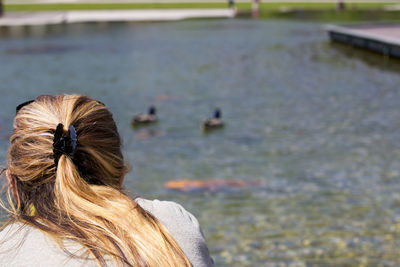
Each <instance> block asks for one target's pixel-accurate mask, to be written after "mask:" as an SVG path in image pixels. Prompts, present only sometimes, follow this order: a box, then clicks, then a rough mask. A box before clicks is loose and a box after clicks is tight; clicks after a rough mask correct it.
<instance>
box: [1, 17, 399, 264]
mask: <svg viewBox="0 0 400 267" xmlns="http://www.w3.org/2000/svg"><path fill="white" fill-rule="evenodd" d="M25 30H26V31H29V33H26V32H25ZM48 47H53V48H54V47H56V48H59V47H61V48H62V49H61V50H62V52H58V50H57V49H55V52H54V51H53V52H48V51H47V50H46V48H48ZM32 48H33V52H32ZM38 48H39V51H40V53H35V51H36V50H37V49H38ZM41 49H44V50H45V51H43V52H42V51H41ZM50 50H51V49H50ZM10 51H18V53H10ZM26 51H28V52H26ZM0 61H1V62H2V64H1V71H0V80H1V81H2V83H1V84H0V90H1V93H2V97H1V98H0V105H2V107H3V112H2V113H1V115H0V126H1V128H0V134H1V135H5V136H6V135H8V134H9V133H10V131H11V123H12V117H13V115H14V113H15V106H16V105H17V104H19V103H21V102H24V101H26V100H27V99H32V98H33V97H35V96H36V95H38V94H44V93H47V94H48V93H51V94H56V93H61V92H75V93H82V94H87V95H89V96H92V97H94V98H96V99H99V100H100V101H102V102H104V103H106V104H107V105H108V106H109V107H110V109H111V111H112V112H113V113H114V117H115V119H116V121H117V123H118V127H119V130H120V132H121V136H122V138H123V140H124V152H125V155H126V159H127V161H129V162H130V164H131V166H132V171H131V172H130V173H129V174H128V176H127V177H126V179H125V185H126V187H127V188H128V189H130V190H132V191H135V192H137V193H138V194H139V195H142V196H144V197H148V198H159V199H170V200H175V201H178V202H180V203H182V204H183V205H184V206H185V207H186V208H187V209H188V210H190V211H192V212H193V213H194V214H195V215H196V216H197V217H198V218H199V220H200V222H201V224H202V226H203V228H204V229H203V230H204V232H205V235H206V237H207V240H208V242H209V244H210V249H211V252H212V254H213V257H214V258H215V260H216V262H217V265H218V266H232V265H234V266H258V265H261V266H269V265H268V264H270V265H271V266H276V265H275V264H279V263H282V264H292V263H293V264H297V265H296V266H303V265H306V264H309V265H326V266H340V265H362V264H366V265H370V266H376V265H379V264H381V265H385V266H398V265H399V264H400V261H399V256H400V253H399V251H398V249H397V248H398V245H399V244H400V193H399V192H400V183H399V180H400V164H399V162H400V161H399V160H400V124H399V121H400V108H399V104H398V103H400V91H399V88H398V84H399V83H400V76H399V67H400V63H399V61H396V60H392V59H387V58H384V57H381V56H379V55H374V54H370V53H368V54H367V53H365V54H364V52H358V51H355V50H353V49H351V48H348V47H343V46H338V45H332V44H330V43H329V42H328V37H327V35H326V34H325V33H324V32H323V30H322V27H321V25H319V24H314V23H299V22H284V21H248V20H207V21H185V22H173V23H163V24H160V23H158V24H157V23H155V24H152V23H142V24H118V23H114V24H102V25H97V24H76V25H59V26H51V27H47V28H45V30H43V29H42V30H36V32H34V33H32V32H31V29H25V28H23V31H22V33H20V34H19V35H18V34H16V35H15V34H14V35H13V34H10V33H2V35H1V39H0ZM150 105H155V106H156V107H157V111H158V113H157V114H158V118H159V122H158V123H157V124H155V125H152V126H149V127H146V128H139V129H132V128H131V127H130V121H131V119H132V117H133V115H135V114H137V113H139V112H142V111H143V110H146V109H147V107H148V106H150ZM215 107H221V109H222V111H223V114H224V121H225V122H226V127H225V128H224V129H222V130H220V131H215V132H212V133H210V134H207V135H204V134H203V133H202V131H201V127H200V125H201V122H202V120H203V119H204V118H205V117H207V116H209V115H210V111H212V110H213V108H215ZM0 148H1V150H2V151H3V152H2V153H1V154H0V158H1V160H2V162H5V156H6V149H7V141H6V140H5V139H0ZM182 179H190V180H200V181H201V180H209V179H213V180H229V179H231V180H238V181H247V182H250V181H261V186H246V187H238V188H236V189H235V190H233V191H228V192H227V191H226V190H214V191H211V192H210V191H209V190H204V191H200V192H197V191H196V192H193V193H187V192H185V193H181V192H176V191H171V190H168V189H166V188H165V187H164V184H165V182H167V181H170V180H182Z"/></svg>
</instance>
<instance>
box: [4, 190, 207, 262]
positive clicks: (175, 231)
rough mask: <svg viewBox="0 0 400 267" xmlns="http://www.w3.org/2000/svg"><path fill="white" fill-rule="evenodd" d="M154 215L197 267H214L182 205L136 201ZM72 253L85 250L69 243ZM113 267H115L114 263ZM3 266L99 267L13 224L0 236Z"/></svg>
mask: <svg viewBox="0 0 400 267" xmlns="http://www.w3.org/2000/svg"><path fill="white" fill-rule="evenodd" d="M136 202H137V203H138V204H139V205H140V206H141V207H142V208H143V209H145V210H147V211H148V212H150V213H151V214H153V215H154V216H155V217H156V218H157V219H158V220H159V221H160V222H161V223H162V224H163V225H164V226H165V227H166V228H167V229H168V230H169V231H170V232H171V234H172V236H173V237H174V238H175V240H176V241H177V242H178V244H179V245H180V246H181V248H182V250H183V252H184V253H185V255H186V257H187V258H188V259H189V261H190V263H191V264H192V265H193V266H194V267H197V266H213V262H212V259H211V258H210V254H209V252H208V248H207V244H206V242H205V240H204V236H203V234H202V232H201V229H200V225H199V223H198V221H197V219H196V218H195V217H194V216H193V215H192V214H191V213H189V212H188V211H186V210H185V209H184V208H183V207H182V206H181V205H179V204H177V203H174V202H170V201H159V200H152V201H151V200H146V199H142V198H138V199H136ZM66 246H67V248H68V250H69V251H71V252H74V251H78V250H79V249H80V248H81V246H80V245H79V244H76V243H74V242H72V241H70V242H69V243H66ZM107 263H108V265H109V266H114V264H113V263H112V262H110V261H108V262H107ZM0 266H43V267H50V266H51V267H53V266H71V267H72V266H97V264H96V262H95V261H93V260H89V261H84V260H82V259H79V258H71V257H69V256H68V255H67V254H66V253H65V252H64V251H62V250H61V249H60V248H59V246H58V245H57V244H55V242H54V241H53V240H51V238H49V237H47V236H46V235H45V234H43V233H42V232H41V231H40V230H38V229H36V228H33V227H31V226H24V227H22V228H21V224H18V223H16V224H12V225H9V226H7V227H6V228H5V229H4V230H3V231H1V232H0Z"/></svg>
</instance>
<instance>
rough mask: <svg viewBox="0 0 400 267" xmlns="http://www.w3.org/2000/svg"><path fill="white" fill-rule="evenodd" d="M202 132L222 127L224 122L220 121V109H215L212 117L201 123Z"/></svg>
mask: <svg viewBox="0 0 400 267" xmlns="http://www.w3.org/2000/svg"><path fill="white" fill-rule="evenodd" d="M201 126H202V128H203V130H211V129H218V128H222V127H224V122H223V121H222V119H221V109H219V108H216V109H215V111H214V117H213V118H209V119H206V120H204V121H203V123H202V125H201Z"/></svg>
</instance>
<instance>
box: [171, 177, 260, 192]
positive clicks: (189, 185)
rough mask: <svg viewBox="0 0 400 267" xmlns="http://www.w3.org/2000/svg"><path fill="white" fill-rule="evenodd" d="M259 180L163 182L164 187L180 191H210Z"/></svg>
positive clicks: (251, 184) (256, 183) (245, 184)
mask: <svg viewBox="0 0 400 267" xmlns="http://www.w3.org/2000/svg"><path fill="white" fill-rule="evenodd" d="M260 184H261V182H260V181H244V180H228V179H226V180H225V179H215V180H172V181H168V182H166V183H165V184H164V186H165V188H168V189H173V190H177V191H182V192H193V191H210V192H215V191H219V190H224V189H232V188H240V187H245V186H259V185H260Z"/></svg>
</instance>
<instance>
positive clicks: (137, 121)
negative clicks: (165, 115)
mask: <svg viewBox="0 0 400 267" xmlns="http://www.w3.org/2000/svg"><path fill="white" fill-rule="evenodd" d="M156 121H157V116H156V108H155V107H154V106H150V107H149V110H148V112H147V114H139V115H136V116H135V117H133V119H132V125H133V126H140V125H145V124H150V123H153V122H156Z"/></svg>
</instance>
